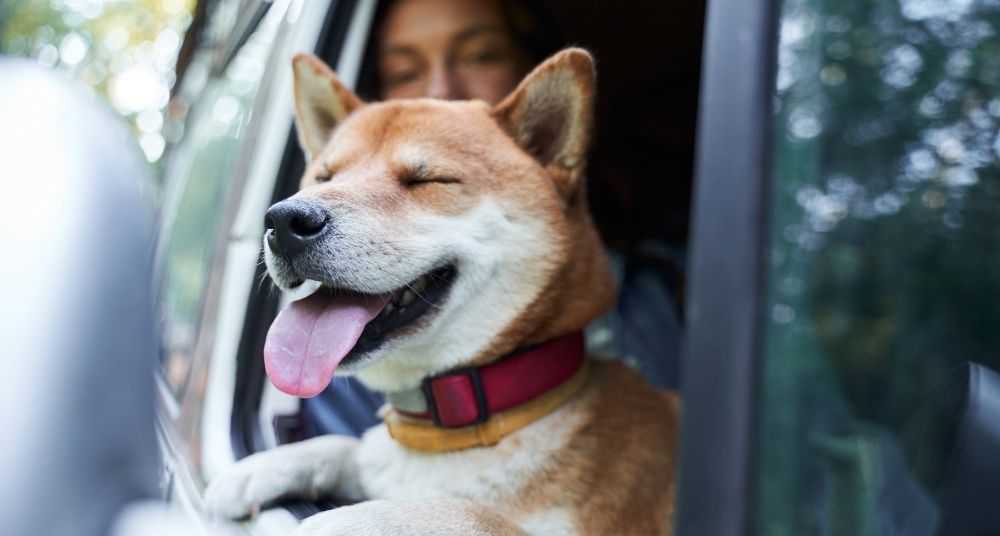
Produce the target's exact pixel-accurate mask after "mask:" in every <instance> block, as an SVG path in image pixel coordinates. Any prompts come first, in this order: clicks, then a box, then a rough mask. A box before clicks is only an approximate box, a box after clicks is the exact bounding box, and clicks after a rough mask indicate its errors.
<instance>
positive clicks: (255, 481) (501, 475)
mask: <svg viewBox="0 0 1000 536" xmlns="http://www.w3.org/2000/svg"><path fill="white" fill-rule="evenodd" d="M578 403H580V402H579V401H573V402H570V403H569V404H568V406H567V409H569V411H559V412H556V413H552V414H550V415H548V416H546V417H544V418H542V419H540V420H539V421H537V422H535V423H532V424H531V425H529V426H526V427H525V428H522V429H521V430H519V431H517V432H515V433H514V434H512V435H511V436H509V437H510V440H506V441H504V442H501V443H500V444H498V445H496V446H494V447H488V448H473V449H467V450H462V451H456V452H448V453H425V452H420V451H414V450H410V449H406V448H404V447H402V446H401V445H400V444H399V443H397V442H396V441H395V440H393V439H392V438H391V437H389V434H388V431H387V430H386V428H385V425H380V426H377V427H375V428H373V429H371V430H369V431H368V432H367V433H365V435H364V437H363V438H362V440H361V443H360V445H358V444H357V443H356V442H355V441H354V440H353V439H348V438H343V437H338V436H324V437H318V438H313V439H310V440H307V441H303V442H301V443H295V444H291V445H283V446H281V447H278V448H276V449H273V450H269V451H265V452H261V453H258V454H254V455H252V456H250V457H248V458H247V459H245V460H243V461H241V462H240V463H238V464H236V465H235V466H233V468H231V470H230V471H229V472H228V473H226V474H225V475H223V477H222V478H219V479H216V480H215V481H214V482H212V484H211V485H210V486H209V488H208V490H207V492H206V505H207V507H208V509H209V511H211V512H214V513H216V514H217V515H222V516H226V517H231V518H239V517H244V516H246V515H249V514H251V513H254V512H256V511H257V510H259V508H260V507H261V506H264V505H267V504H269V503H272V502H274V501H275V500H276V499H278V498H281V497H304V498H311V497H316V496H317V495H329V494H333V495H336V496H339V497H341V498H344V497H346V498H355V499H356V498H358V496H359V495H363V496H365V497H368V498H371V499H377V500H375V501H370V502H366V503H362V504H361V505H355V506H349V507H341V508H338V509H336V510H334V511H331V512H326V513H323V514H319V515H317V516H315V517H314V518H310V519H309V520H307V521H306V522H305V523H304V524H303V525H302V527H300V529H299V530H298V531H296V532H295V534H296V535H299V536H305V535H307V534H324V535H328V534H373V535H374V534H401V533H405V534H423V533H422V532H412V531H413V530H417V529H427V530H431V532H426V533H427V534H443V533H444V532H433V530H432V529H433V525H427V524H422V522H415V520H413V519H409V521H406V520H407V516H409V515H410V514H409V513H407V510H408V509H415V511H417V512H419V511H420V509H421V506H420V505H422V504H424V503H427V502H428V501H431V503H433V501H445V500H450V499H459V500H465V501H469V502H470V503H471V504H490V505H504V504H506V505H518V504H519V493H520V491H521V488H522V486H523V484H524V483H525V482H529V481H530V480H531V478H532V477H533V475H536V474H538V472H539V469H541V468H543V467H545V466H547V465H550V464H552V463H555V460H556V456H557V455H558V453H559V452H560V451H561V450H562V449H564V448H566V446H567V442H568V440H569V438H570V435H571V434H572V432H573V430H575V429H576V428H577V427H579V425H580V422H579V419H580V418H582V414H581V413H580V412H577V411H573V410H572V409H570V407H571V406H572V405H574V404H578ZM523 444H528V445H531V446H532V447H531V448H523V447H521V445H523ZM359 507H360V508H359ZM377 512H382V513H381V514H377ZM498 513H504V514H509V515H510V519H511V521H513V522H514V523H516V524H517V525H518V526H520V527H521V528H522V529H523V530H524V531H525V532H527V533H528V534H533V535H539V536H542V535H546V536H547V535H567V536H570V535H574V534H577V532H576V528H575V526H574V524H573V520H572V516H571V515H570V514H569V512H567V511H565V510H563V509H558V508H556V509H550V508H544V507H543V508H542V509H541V510H537V511H529V512H528V513H526V514H523V515H522V517H520V518H518V517H517V516H516V514H513V513H512V512H498ZM376 514H377V515H376ZM401 516H402V517H401ZM458 518H460V516H458ZM398 523H408V524H407V525H404V526H406V527H408V529H409V530H407V531H405V532H393V531H392V530H388V529H391V527H393V526H395V525H396V524H398ZM380 526H381V527H382V528H383V529H386V530H381V529H380V528H379V527H380ZM458 526H460V525H458ZM358 527H364V528H365V530H364V531H361V532H355V533H352V532H350V530H353V529H354V528H358ZM437 530H441V529H440V527H439V529H437ZM456 534H461V532H456Z"/></svg>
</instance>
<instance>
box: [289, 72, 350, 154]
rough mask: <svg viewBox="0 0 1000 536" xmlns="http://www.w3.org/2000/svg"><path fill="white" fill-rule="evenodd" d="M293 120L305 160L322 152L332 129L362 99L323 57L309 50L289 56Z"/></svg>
mask: <svg viewBox="0 0 1000 536" xmlns="http://www.w3.org/2000/svg"><path fill="white" fill-rule="evenodd" d="M292 71H293V72H294V78H295V123H296V126H297V127H298V132H299V142H300V143H301V144H302V150H303V151H304V152H305V153H306V161H310V160H312V158H313V157H314V156H316V155H318V154H319V153H320V152H322V150H323V148H324V147H326V143H327V142H328V141H330V136H331V135H332V134H333V130H334V129H335V128H337V125H338V124H340V122H341V121H343V120H344V119H346V118H347V116H348V115H350V114H351V112H353V111H355V110H357V109H358V108H360V107H361V106H362V105H363V104H364V103H363V102H362V101H361V99H359V98H358V96H357V95H355V94H354V92H353V91H351V90H350V89H347V86H345V85H344V84H343V83H342V82H341V81H340V80H338V79H337V75H335V74H334V73H333V70H331V69H330V68H329V67H328V66H327V65H326V64H325V63H323V60H321V59H319V58H317V57H316V56H314V55H312V54H306V53H300V54H296V55H295V57H294V58H293V59H292Z"/></svg>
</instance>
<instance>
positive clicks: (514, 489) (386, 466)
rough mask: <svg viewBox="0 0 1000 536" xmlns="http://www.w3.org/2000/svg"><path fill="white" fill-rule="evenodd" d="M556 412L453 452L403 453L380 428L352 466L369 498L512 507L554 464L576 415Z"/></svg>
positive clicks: (367, 438) (364, 443)
mask: <svg viewBox="0 0 1000 536" xmlns="http://www.w3.org/2000/svg"><path fill="white" fill-rule="evenodd" d="M569 409H570V408H566V407H564V408H562V409H560V410H559V411H556V412H555V413H552V414H550V415H548V416H546V417H544V418H542V419H540V420H539V421H537V422H535V423H533V424H531V425H529V426H527V427H525V428H523V429H521V430H519V431H518V432H515V433H514V434H511V435H510V436H507V437H506V438H504V439H503V440H501V441H500V443H499V444H497V445H495V446H492V447H481V448H472V449H466V450H461V451H455V452H440V453H434V452H422V451H415V450H410V449H407V448H405V447H403V446H401V445H400V444H399V443H397V442H396V441H395V440H394V439H392V438H391V437H390V436H389V433H388V431H387V430H386V427H385V425H381V426H378V427H376V428H374V429H372V430H370V431H369V432H368V433H366V434H365V436H364V437H363V438H362V442H361V445H360V448H359V450H358V464H359V467H360V472H361V479H362V484H363V486H364V488H365V491H366V492H367V493H368V494H369V497H371V498H377V499H391V500H412V499H424V498H433V497H463V498H467V499H470V500H473V501H475V502H478V503H481V504H484V505H494V506H501V505H511V506H513V505H515V504H517V503H518V502H519V501H518V492H519V491H520V490H521V489H522V488H524V487H525V486H526V485H528V484H529V483H530V482H531V480H532V479H534V478H538V475H539V474H540V473H541V470H542V469H543V468H545V467H547V466H558V465H557V464H558V463H559V458H560V453H562V452H563V451H564V449H565V448H566V447H567V445H568V443H569V439H570V437H571V434H572V432H573V431H574V430H575V429H576V425H577V423H578V422H579V420H580V416H579V415H578V414H577V413H576V412H574V411H570V410H569Z"/></svg>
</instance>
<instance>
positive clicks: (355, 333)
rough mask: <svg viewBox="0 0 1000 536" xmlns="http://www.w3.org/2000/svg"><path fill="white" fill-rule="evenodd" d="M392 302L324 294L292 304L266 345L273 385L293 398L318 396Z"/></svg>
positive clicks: (266, 362) (385, 298)
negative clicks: (335, 370)
mask: <svg viewBox="0 0 1000 536" xmlns="http://www.w3.org/2000/svg"><path fill="white" fill-rule="evenodd" d="M388 300H389V296H388V295H386V296H360V295H354V296H334V295H332V294H328V293H325V292H322V291H320V292H317V293H315V294H313V295H312V296H309V297H308V298H305V299H302V300H299V301H296V302H292V303H290V304H288V307H285V308H284V309H283V310H282V311H281V312H280V313H278V317H277V318H275V319H274V323H273V324H271V329H270V330H268V332H267V341H266V342H265V343H264V368H265V370H267V377H268V378H271V383H273V384H274V386H275V387H277V388H278V389H280V390H281V391H284V392H286V393H288V394H290V395H295V396H300V397H304V398H309V397H313V396H316V395H318V394H319V393H320V391H322V390H323V389H325V388H326V386H327V385H329V384H330V380H331V379H332V378H333V371H334V369H336V368H337V365H338V364H340V361H341V360H343V359H344V356H346V355H347V353H348V352H350V351H351V348H354V345H355V344H356V343H357V342H358V338H359V337H361V332H362V331H364V329H365V325H366V324H368V322H370V321H371V320H372V319H373V318H375V317H376V316H378V314H379V313H380V312H382V309H383V308H385V304H386V303H388Z"/></svg>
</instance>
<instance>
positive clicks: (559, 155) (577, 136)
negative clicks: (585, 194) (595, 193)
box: [493, 48, 595, 197]
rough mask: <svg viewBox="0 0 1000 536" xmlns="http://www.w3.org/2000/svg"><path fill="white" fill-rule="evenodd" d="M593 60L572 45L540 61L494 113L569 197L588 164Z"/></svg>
mask: <svg viewBox="0 0 1000 536" xmlns="http://www.w3.org/2000/svg"><path fill="white" fill-rule="evenodd" d="M594 84H595V75H594V60H593V58H591V56H590V54H589V53H588V52H587V51H586V50H583V49H580V48H568V49H565V50H563V51H562V52H559V53H557V54H556V55H554V56H552V57H551V58H549V59H547V60H545V61H544V62H542V63H541V65H539V66H538V67H536V68H535V70H533V71H531V72H530V73H529V74H528V76H526V77H525V78H524V80H523V81H522V82H521V84H520V85H518V86H517V89H515V90H514V92H513V93H511V94H510V95H508V96H507V98H505V99H504V100H503V101H501V102H500V103H499V104H497V105H496V106H495V107H494V108H493V117H494V118H495V119H496V120H497V122H499V123H500V125H501V126H502V127H503V128H504V129H505V130H506V131H507V132H508V133H509V134H510V135H511V137H513V138H514V141H516V142H517V143H518V144H520V145H521V147H523V148H524V149H525V150H526V151H528V153H530V154H531V155H532V156H534V157H535V159H537V160H538V161H539V162H540V163H541V164H542V166H544V167H545V168H546V170H547V171H548V172H549V176H551V177H552V178H553V180H554V181H555V183H556V186H557V187H558V188H559V190H560V192H562V194H563V195H564V196H566V197H568V196H569V195H571V194H572V193H573V192H575V191H576V188H577V185H578V184H579V183H580V176H581V175H582V173H583V168H584V165H585V164H586V156H587V145H588V142H589V139H590V129H591V123H592V122H593V113H594V111H593V106H594V104H593V101H594Z"/></svg>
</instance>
